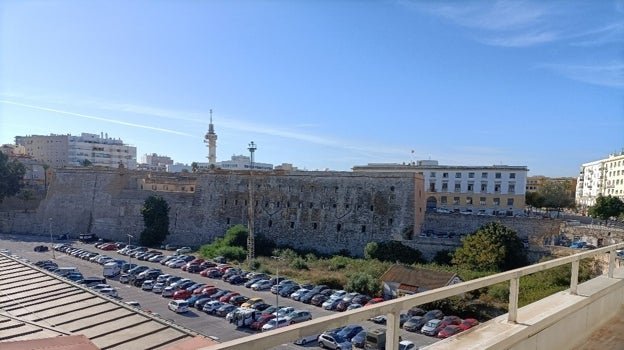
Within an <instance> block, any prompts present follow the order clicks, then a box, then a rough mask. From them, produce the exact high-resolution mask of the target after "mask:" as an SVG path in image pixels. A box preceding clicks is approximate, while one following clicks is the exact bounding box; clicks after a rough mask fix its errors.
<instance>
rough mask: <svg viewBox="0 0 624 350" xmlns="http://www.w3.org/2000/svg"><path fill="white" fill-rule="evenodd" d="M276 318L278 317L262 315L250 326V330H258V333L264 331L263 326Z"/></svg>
mask: <svg viewBox="0 0 624 350" xmlns="http://www.w3.org/2000/svg"><path fill="white" fill-rule="evenodd" d="M275 317H276V316H275V315H273V314H265V315H261V316H260V317H259V318H258V319H257V320H255V321H254V322H252V323H251V326H249V328H251V329H254V330H257V331H259V330H262V326H264V325H265V324H267V322H269V321H270V320H272V319H274V318H275Z"/></svg>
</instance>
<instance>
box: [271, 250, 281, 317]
mask: <svg viewBox="0 0 624 350" xmlns="http://www.w3.org/2000/svg"><path fill="white" fill-rule="evenodd" d="M271 258H273V259H275V261H277V263H276V271H275V280H276V283H275V285H276V287H275V288H276V289H277V293H275V312H276V313H277V321H276V322H277V326H278V327H279V288H278V287H277V286H279V282H280V280H279V262H280V260H282V258H281V257H279V256H271Z"/></svg>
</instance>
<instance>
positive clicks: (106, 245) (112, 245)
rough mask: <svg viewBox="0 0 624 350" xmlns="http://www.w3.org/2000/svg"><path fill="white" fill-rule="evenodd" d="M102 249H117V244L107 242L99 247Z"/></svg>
mask: <svg viewBox="0 0 624 350" xmlns="http://www.w3.org/2000/svg"><path fill="white" fill-rule="evenodd" d="M100 249H102V250H117V245H115V243H107V244H105V245H103V246H101V247H100Z"/></svg>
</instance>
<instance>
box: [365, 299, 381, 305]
mask: <svg viewBox="0 0 624 350" xmlns="http://www.w3.org/2000/svg"><path fill="white" fill-rule="evenodd" d="M382 301H384V298H373V299H371V300H369V301H368V302H367V303H366V304H364V306H371V305H373V304H377V303H381V302H382Z"/></svg>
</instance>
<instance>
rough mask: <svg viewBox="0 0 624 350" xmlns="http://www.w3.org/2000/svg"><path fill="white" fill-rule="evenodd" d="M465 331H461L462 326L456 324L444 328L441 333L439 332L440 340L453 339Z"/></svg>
mask: <svg viewBox="0 0 624 350" xmlns="http://www.w3.org/2000/svg"><path fill="white" fill-rule="evenodd" d="M461 331H463V329H461V327H460V326H458V325H455V324H450V325H448V326H446V327H444V328H442V329H441V330H440V331H439V332H438V338H442V339H444V338H448V337H452V336H454V335H455V334H457V333H459V332H461Z"/></svg>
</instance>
